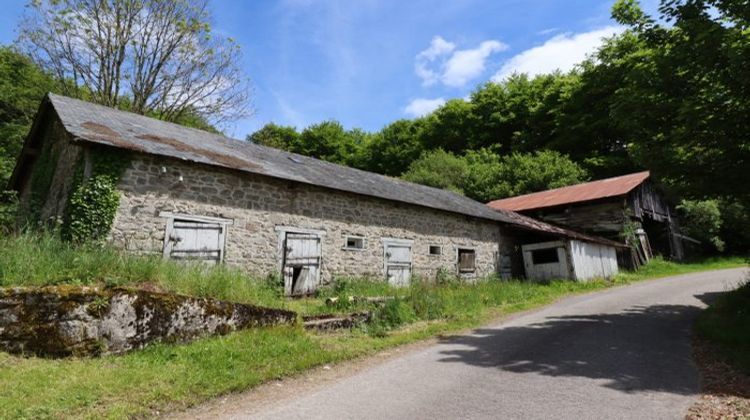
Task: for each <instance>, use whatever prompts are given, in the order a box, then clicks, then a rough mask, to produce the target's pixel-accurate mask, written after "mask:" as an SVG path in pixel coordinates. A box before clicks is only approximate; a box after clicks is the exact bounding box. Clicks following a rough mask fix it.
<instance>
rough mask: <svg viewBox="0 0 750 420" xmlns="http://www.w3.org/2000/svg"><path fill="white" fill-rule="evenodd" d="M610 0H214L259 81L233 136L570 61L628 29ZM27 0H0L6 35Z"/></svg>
mask: <svg viewBox="0 0 750 420" xmlns="http://www.w3.org/2000/svg"><path fill="white" fill-rule="evenodd" d="M612 1H613V0H605V1H602V0H583V1H570V0H525V1H522V0H481V1H480V0H462V1H447V0H444V1H426V0H400V1H399V0H350V1H345V0H341V1H339V0H327V1H313V0H285V1H264V0H254V1H241V0H215V1H213V2H212V8H213V11H214V22H213V25H214V26H213V27H214V30H215V31H217V32H218V33H220V34H222V35H227V36H231V37H233V38H234V39H235V40H236V41H237V42H238V43H239V44H240V46H241V47H242V49H243V57H242V60H243V64H244V67H245V68H246V71H247V74H248V75H249V77H250V78H251V80H252V85H253V88H254V101H253V107H254V109H255V114H254V116H252V117H250V118H248V119H246V120H242V121H238V122H237V123H235V124H234V125H232V126H230V127H227V131H228V134H230V135H233V136H235V137H239V138H243V137H244V136H245V135H246V134H248V133H251V132H252V131H254V130H256V129H257V128H259V127H261V126H263V125H264V124H265V123H267V122H275V123H277V124H284V125H293V126H296V127H297V128H300V129H301V128H304V127H305V126H307V125H309V124H313V123H316V122H320V121H323V120H326V119H336V120H338V121H340V122H341V123H342V124H343V125H344V126H345V127H347V128H353V127H359V128H363V129H366V130H378V129H380V128H381V127H382V126H384V125H385V124H387V123H389V122H391V121H394V120H396V119H399V118H411V117H414V116H416V115H420V114H422V113H425V112H428V111H429V110H431V109H434V107H436V106H438V105H439V104H440V103H442V101H444V100H446V99H450V98H463V97H466V96H467V95H468V94H469V93H470V92H471V91H472V90H474V89H475V88H476V87H477V85H479V84H481V83H484V82H486V81H488V80H493V79H495V80H497V79H501V78H502V77H503V76H504V75H507V74H509V73H511V72H513V71H518V72H529V73H542V72H548V71H551V70H553V69H555V68H558V67H560V68H562V69H564V70H566V69H568V68H570V66H571V65H572V64H573V63H575V62H577V61H580V59H581V58H582V57H584V56H585V54H586V53H588V52H590V51H591V50H593V49H594V48H596V46H597V45H598V44H599V42H600V41H599V40H600V38H601V37H602V36H605V35H610V34H612V33H614V32H616V31H618V30H619V28H617V27H616V24H615V22H613V21H612V20H611V19H610V7H611V4H612ZM654 1H655V0H649V1H646V2H644V3H645V4H644V8H645V9H646V10H647V11H649V12H652V11H653V9H655V5H654ZM24 4H25V1H22V0H6V1H4V2H3V5H4V9H5V12H4V13H2V14H0V42H2V43H10V42H12V41H13V40H14V39H15V27H16V25H17V22H18V20H19V17H20V16H21V14H22V13H23V10H24V6H23V5H24ZM9 11H11V13H8V12H9Z"/></svg>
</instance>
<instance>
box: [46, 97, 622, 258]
mask: <svg viewBox="0 0 750 420" xmlns="http://www.w3.org/2000/svg"><path fill="white" fill-rule="evenodd" d="M46 100H47V101H48V103H49V104H50V105H51V106H52V108H53V109H54V111H55V113H56V114H57V115H58V117H59V118H60V121H61V122H62V124H63V126H64V127H65V129H66V131H67V132H68V133H69V134H70V135H71V136H72V139H73V141H83V142H90V143H97V144H103V145H107V146H112V147H117V148H122V149H128V150H133V151H136V152H141V153H146V154H151V155H157V156H165V157H170V158H176V159H181V160H184V161H188V162H196V163H202V164H206V165H212V166H219V167H224V168H228V169H233V170H238V171H243V172H249V173H254V174H259V175H265V176H269V177H273V178H278V179H284V180H289V181H295V182H300V183H304V184H310V185H315V186H319V187H324V188H330V189H334V190H339V191H345V192H350V193H355V194H361V195H366V196H372V197H378V198H382V199H386V200H391V201H397V202H402V203H408V204H413V205H417V206H422V207H428V208H432V209H437V210H443V211H448V212H452V213H458V214H462V215H466V216H472V217H476V218H480V219H487V220H492V221H498V222H503V223H506V224H510V225H513V226H515V227H518V228H522V229H527V230H533V231H537V232H542V233H548V234H552V235H557V236H567V237H576V238H579V239H584V240H589V241H593V242H600V243H601V242H607V243H609V242H611V244H615V245H619V244H617V243H615V242H612V241H607V240H606V239H603V238H596V237H591V236H588V235H582V234H578V233H576V232H572V231H568V230H566V229H562V228H558V227H556V226H552V225H549V224H546V223H543V222H540V221H537V220H534V219H530V218H528V217H526V216H521V215H519V214H516V213H513V212H509V211H505V210H493V209H491V208H489V207H487V206H486V205H484V204H482V203H480V202H477V201H474V200H472V199H470V198H467V197H464V196H462V195H459V194H456V193H453V192H450V191H446V190H441V189H438V188H431V187H427V186H423V185H419V184H414V183H411V182H406V181H402V180H400V179H396V178H391V177H387V176H383V175H379V174H375V173H372V172H366V171H362V170H358V169H354V168H349V167H346V166H342V165H337V164H334V163H330V162H325V161H322V160H319V159H314V158H311V157H307V156H302V155H298V154H295V153H289V152H285V151H282V150H278V149H274V148H271V147H266V146H261V145H258V144H254V143H250V142H247V141H240V140H234V139H230V138H228V137H225V136H222V135H218V134H213V133H209V132H206V131H201V130H197V129H193V128H188V127H183V126H180V125H177V124H173V123H168V122H165V121H160V120H157V119H153V118H149V117H145V116H142V115H138V114H133V113H130V112H124V111H119V110H116V109H113V108H109V107H104V106H101V105H96V104H92V103H88V102H84V101H80V100H77V99H72V98H68V97H64V96H59V95H55V94H52V93H49V94H47V97H46ZM42 109H44V106H43V107H42Z"/></svg>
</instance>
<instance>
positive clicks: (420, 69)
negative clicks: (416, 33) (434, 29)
mask: <svg viewBox="0 0 750 420" xmlns="http://www.w3.org/2000/svg"><path fill="white" fill-rule="evenodd" d="M455 48H456V45H455V44H454V43H452V42H448V41H446V40H444V39H443V38H442V37H440V36H436V37H434V38H432V41H431V42H430V46H429V47H427V49H426V50H424V51H422V52H420V53H419V54H417V58H416V60H415V61H416V62H415V63H414V71H415V72H416V73H417V76H419V78H420V79H422V84H423V85H425V86H430V85H432V84H435V82H437V81H438V79H440V75H439V74H438V73H437V72H436V71H434V70H432V69H430V68H429V67H430V64H431V63H432V62H434V61H435V60H437V59H438V58H441V57H444V56H446V55H448V54H450V53H451V52H453V50H454V49H455Z"/></svg>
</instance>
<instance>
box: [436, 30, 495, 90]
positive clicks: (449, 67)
mask: <svg viewBox="0 0 750 420" xmlns="http://www.w3.org/2000/svg"><path fill="white" fill-rule="evenodd" d="M506 49H508V46H507V45H505V44H503V43H502V42H499V41H484V42H482V43H481V44H479V48H475V49H471V50H461V51H456V52H455V53H453V56H451V58H450V59H449V60H448V62H447V63H445V70H444V72H443V75H442V76H441V77H440V80H441V81H442V82H443V84H445V85H447V86H453V87H461V86H464V85H465V84H466V83H468V82H469V81H470V80H472V79H474V78H476V77H477V76H480V75H481V74H482V73H484V62H485V61H487V57H489V56H490V54H492V53H496V52H499V51H503V50H506Z"/></svg>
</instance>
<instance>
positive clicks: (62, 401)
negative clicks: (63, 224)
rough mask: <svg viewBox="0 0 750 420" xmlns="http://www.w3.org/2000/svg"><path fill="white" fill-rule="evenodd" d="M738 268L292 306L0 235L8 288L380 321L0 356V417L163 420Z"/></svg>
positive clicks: (215, 271) (216, 275)
mask: <svg viewBox="0 0 750 420" xmlns="http://www.w3.org/2000/svg"><path fill="white" fill-rule="evenodd" d="M739 265H742V260H741V259H734V260H717V261H710V262H708V263H707V264H692V265H679V264H673V263H670V262H664V261H661V260H658V259H657V260H654V262H652V263H651V264H649V265H648V266H646V267H645V268H644V269H643V270H641V271H640V272H638V273H635V274H623V275H620V276H618V277H617V278H616V279H614V280H613V281H612V282H605V281H592V282H587V283H578V282H571V281H553V282H551V283H549V284H536V283H530V282H523V281H501V280H498V279H494V278H490V279H486V280H485V281H480V282H477V283H475V284H466V283H460V282H457V281H448V282H444V283H442V284H434V283H428V282H421V281H416V280H415V281H414V282H413V284H412V285H411V286H410V287H406V288H393V287H391V286H389V285H388V284H387V283H386V282H384V281H382V280H378V281H376V280H373V279H370V280H367V279H338V280H337V281H336V282H334V283H333V284H332V285H329V286H326V287H324V288H322V289H320V291H319V294H318V297H317V298H309V299H297V300H287V299H284V298H283V297H282V296H281V294H280V289H279V287H278V285H274V284H273V283H269V282H266V281H263V280H258V279H254V278H252V277H250V276H248V275H247V274H245V273H244V272H242V271H240V270H236V269H232V268H228V267H222V266H219V267H213V268H205V267H200V266H194V265H184V264H176V263H173V262H169V261H164V260H162V259H161V258H158V257H148V256H129V255H127V254H123V253H121V252H118V251H116V250H113V249H110V248H107V247H94V246H88V247H74V246H71V245H69V244H67V243H64V242H61V241H59V240H57V239H55V238H54V237H52V236H50V235H45V234H31V233H27V234H23V235H20V236H15V237H0V286H14V285H51V284H61V283H73V284H102V285H113V286H114V285H121V286H124V285H139V284H140V285H143V284H144V283H151V284H153V285H156V286H158V287H160V288H162V289H164V290H166V291H172V292H177V293H184V294H190V295H198V296H210V297H216V298H221V299H227V300H232V301H237V302H249V303H256V304H262V305H266V306H275V307H288V308H290V309H294V310H297V311H299V312H302V313H320V312H330V311H341V312H348V311H354V310H372V311H374V312H375V321H374V322H372V323H371V324H369V325H367V326H366V327H364V328H363V330H353V331H350V332H344V333H341V334H322V335H316V334H310V333H308V332H306V331H304V330H303V329H302V328H300V327H299V326H295V327H277V328H268V329H266V328H263V329H251V330H247V331H240V332H236V333H233V334H229V335H227V336H222V337H212V338H207V339H203V340H198V341H196V342H193V343H190V344H186V345H181V346H176V345H169V344H157V345H154V346H150V347H148V348H146V349H144V350H142V351H136V352H133V353H130V354H127V355H124V356H107V357H102V358H91V359H89V358H82V359H70V360H46V359H40V358H33V357H32V358H26V357H19V356H13V355H10V354H7V353H3V352H0V418H6V417H23V418H79V417H87V418H99V417H115V418H121V417H145V416H158V415H160V414H163V413H164V410H168V409H170V408H171V409H174V408H184V407H186V406H189V405H192V404H195V403H198V402H201V401H204V400H206V399H208V398H211V397H215V396H218V395H222V394H226V393H229V392H236V391H240V390H244V389H247V388H249V387H252V386H255V385H258V384H260V383H262V382H265V381H268V380H272V379H276V378H279V377H283V376H286V375H290V374H293V373H296V372H301V371H304V370H305V369H309V368H311V367H314V366H318V365H321V364H324V363H334V362H337V361H341V360H345V359H351V358H353V357H359V356H363V355H367V354H372V353H374V352H376V351H378V350H381V349H385V348H388V347H392V346H396V345H400V344H404V343H408V342H412V341H415V340H420V339H424V338H427V337H431V336H434V335H437V334H443V333H447V332H451V331H457V330H460V329H462V328H467V327H472V326H476V325H480V324H481V323H483V322H486V321H487V320H489V319H490V318H492V317H494V316H497V315H500V314H508V313H512V312H516V311H519V310H524V309H528V308H532V307H536V306H539V305H543V304H546V303H549V302H552V301H554V300H555V299H557V298H560V297H562V296H566V295H569V294H571V293H577V292H586V291H589V290H595V289H601V288H604V287H607V286H609V285H611V284H620V283H626V282H629V281H632V280H639V279H643V278H648V277H659V276H664V275H669V274H679V273H684V272H689V271H698V270H701V269H714V268H729V267H733V266H734V267H736V266H739ZM349 296H392V297H394V299H392V300H389V301H388V302H387V303H386V304H384V305H374V304H368V303H361V302H353V303H350V302H349V300H348V297H349ZM325 297H339V303H338V306H337V307H333V308H331V307H328V306H326V305H325V304H324V303H323V301H324V299H323V298H325ZM747 305H748V303H747V302H745V303H743V304H742V305H740V306H737V305H731V306H732V307H740V308H747ZM743 310H744V309H743ZM740 322H742V323H743V324H741V325H740V329H739V330H737V331H744V330H742V329H741V328H745V327H746V325H747V324H748V321H747V320H746V319H745V318H741V319H740ZM404 325H406V326H405V327H402V328H399V326H404ZM745 337H747V334H745ZM743 348H744V347H743ZM743 351H745V350H743ZM744 354H747V351H745V353H744ZM2 385H7V386H2Z"/></svg>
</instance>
